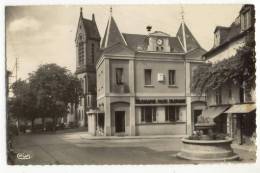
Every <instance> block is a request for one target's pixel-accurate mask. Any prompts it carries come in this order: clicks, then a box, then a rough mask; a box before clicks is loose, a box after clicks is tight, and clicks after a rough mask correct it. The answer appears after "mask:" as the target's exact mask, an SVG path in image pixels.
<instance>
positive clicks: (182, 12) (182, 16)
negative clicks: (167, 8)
mask: <svg viewBox="0 0 260 173" xmlns="http://www.w3.org/2000/svg"><path fill="white" fill-rule="evenodd" d="M181 20H182V22H184V9H183V5H181Z"/></svg>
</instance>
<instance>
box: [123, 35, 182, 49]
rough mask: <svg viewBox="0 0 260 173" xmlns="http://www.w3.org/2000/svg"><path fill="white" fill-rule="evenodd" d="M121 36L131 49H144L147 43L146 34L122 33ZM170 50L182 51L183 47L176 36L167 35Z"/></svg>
mask: <svg viewBox="0 0 260 173" xmlns="http://www.w3.org/2000/svg"><path fill="white" fill-rule="evenodd" d="M123 36H124V38H125V40H126V42H127V45H128V46H129V47H130V48H131V49H133V50H137V51H138V50H146V48H147V45H148V39H147V38H148V36H147V35H140V34H128V33H123ZM168 38H169V44H170V47H171V52H175V53H183V49H182V47H181V44H180V42H179V40H178V39H177V38H176V37H168Z"/></svg>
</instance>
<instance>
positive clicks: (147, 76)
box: [144, 69, 152, 85]
mask: <svg viewBox="0 0 260 173" xmlns="http://www.w3.org/2000/svg"><path fill="white" fill-rule="evenodd" d="M144 84H145V85H152V70H151V69H145V70H144Z"/></svg>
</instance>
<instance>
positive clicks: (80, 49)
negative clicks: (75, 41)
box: [78, 42, 84, 65]
mask: <svg viewBox="0 0 260 173" xmlns="http://www.w3.org/2000/svg"><path fill="white" fill-rule="evenodd" d="M78 58H79V65H82V64H84V44H83V42H81V43H79V46H78Z"/></svg>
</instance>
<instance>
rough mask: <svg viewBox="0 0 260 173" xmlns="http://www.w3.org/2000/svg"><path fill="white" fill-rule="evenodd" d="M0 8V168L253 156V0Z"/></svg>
mask: <svg viewBox="0 0 260 173" xmlns="http://www.w3.org/2000/svg"><path fill="white" fill-rule="evenodd" d="M220 9H221V10H220ZM5 10H6V13H5V14H6V16H5V18H6V60H7V68H6V101H7V102H6V104H7V111H6V113H7V114H6V119H7V141H6V143H7V163H8V164H10V165H104V164H105V165H125V164H128V165H129V164H130V165H143V164H204V163H234V164H235V163H254V162H256V148H257V147H256V136H257V134H256V126H257V125H256V83H255V80H256V74H255V72H256V67H255V63H256V55H255V6H254V5H253V4H233V5H232V4H229V5H214V4H211V5H189V4H184V5H181V4H180V5H177V4H176V5H142V6H138V5H81V6H79V5H77V6H7V7H6V8H5Z"/></svg>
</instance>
